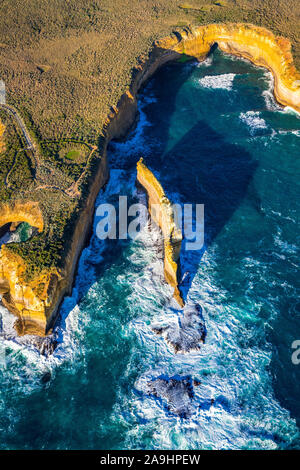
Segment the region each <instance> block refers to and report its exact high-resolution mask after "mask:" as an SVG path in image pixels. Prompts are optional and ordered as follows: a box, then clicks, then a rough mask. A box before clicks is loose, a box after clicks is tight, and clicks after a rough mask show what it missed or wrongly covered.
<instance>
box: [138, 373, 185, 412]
mask: <svg viewBox="0 0 300 470" xmlns="http://www.w3.org/2000/svg"><path fill="white" fill-rule="evenodd" d="M147 385H148V389H147V392H148V394H149V395H152V396H153V397H155V398H158V399H159V400H161V401H162V403H163V404H164V407H165V409H166V411H168V412H169V413H171V414H174V415H177V416H179V417H180V418H185V419H186V418H189V417H190V416H191V415H192V414H193V408H192V401H193V398H194V388H193V380H192V378H191V377H189V376H188V377H158V378H157V379H154V380H152V381H150V382H148V384H147Z"/></svg>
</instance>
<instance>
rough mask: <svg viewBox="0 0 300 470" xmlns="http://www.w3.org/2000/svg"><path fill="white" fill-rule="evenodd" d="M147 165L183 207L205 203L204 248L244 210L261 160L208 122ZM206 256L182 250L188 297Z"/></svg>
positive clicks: (194, 128)
mask: <svg viewBox="0 0 300 470" xmlns="http://www.w3.org/2000/svg"><path fill="white" fill-rule="evenodd" d="M183 156H184V157H183ZM146 163H148V164H149V166H150V168H154V169H155V170H157V171H159V173H160V175H162V177H161V179H160V181H161V183H162V185H163V187H164V188H165V189H166V192H167V194H168V193H171V194H172V193H176V194H178V195H179V197H180V203H181V204H185V203H192V204H194V205H195V204H204V224H205V229H204V242H205V248H207V247H208V246H209V245H210V244H211V243H212V242H213V241H214V239H215V238H216V237H217V235H218V234H219V233H220V232H221V231H222V229H223V227H224V226H225V225H226V223H227V222H228V221H229V220H230V218H231V217H232V215H233V213H234V212H235V211H236V210H237V208H238V207H239V206H240V204H241V202H242V201H243V199H244V197H245V195H246V193H247V189H248V186H249V183H250V182H251V180H252V177H253V175H254V172H255V170H256V168H257V162H256V161H255V160H254V159H253V157H252V156H251V155H250V154H249V153H248V152H247V151H245V149H244V148H243V147H242V146H239V145H234V144H231V143H228V142H226V140H225V139H224V137H223V136H222V135H220V134H218V133H216V132H215V131H214V130H213V129H212V128H211V127H209V126H208V125H207V123H206V122H204V121H198V122H197V123H195V125H194V127H193V128H192V129H191V130H190V131H189V132H188V133H187V134H185V135H184V137H183V138H182V139H181V140H180V141H179V142H178V143H177V145H176V146H175V147H173V148H172V150H171V151H170V152H168V153H167V154H165V155H164V156H163V160H161V161H160V162H159V164H158V160H157V159H155V156H154V157H151V158H148V159H146ZM173 202H177V201H173ZM194 215H195V208H194ZM194 226H195V221H194ZM183 247H184V244H183ZM203 253H204V250H198V251H190V252H189V251H185V250H184V249H183V250H182V254H181V259H182V261H183V263H182V264H183V267H184V265H185V262H187V263H188V265H189V267H190V270H189V273H188V276H186V277H185V281H184V295H185V296H186V295H187V293H188V290H189V288H190V286H191V283H192V281H193V279H194V276H195V274H196V271H197V268H198V265H199V262H200V260H201V257H202V256H203ZM191 257H192V259H193V262H192V263H190V262H189V259H191ZM182 274H184V272H183V273H182Z"/></svg>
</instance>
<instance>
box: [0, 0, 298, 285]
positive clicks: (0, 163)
mask: <svg viewBox="0 0 300 470" xmlns="http://www.w3.org/2000/svg"><path fill="white" fill-rule="evenodd" d="M299 6H300V5H299V0H276V1H274V0H273V1H271V0H227V1H225V0H217V1H216V0H191V1H190V2H188V3H183V2H182V0H181V1H180V0H131V1H130V2H129V1H128V0H115V1H114V2H112V1H111V0H68V1H67V2H58V1H57V0H39V1H38V2H37V1H35V0H15V1H14V2H11V0H2V2H1V3H0V78H1V79H3V80H4V81H5V83H6V89H7V100H8V102H9V103H10V104H12V105H14V106H15V107H16V108H17V109H18V111H19V112H20V114H21V116H22V117H23V119H24V121H25V123H26V126H27V127H28V129H29V132H30V134H31V135H32V136H33V137H34V139H35V142H36V143H37V149H36V151H31V150H28V149H27V148H26V143H25V142H24V139H23V136H22V134H21V133H20V129H18V126H17V125H16V123H15V122H14V120H13V118H12V117H11V116H10V115H8V114H7V113H6V112H5V111H4V110H2V109H1V108H0V119H1V121H2V122H3V124H4V125H5V126H6V130H5V147H6V149H5V151H3V152H1V153H0V203H1V202H2V201H8V200H13V199H24V200H26V199H28V200H33V201H38V202H39V203H40V205H41V208H42V210H43V214H44V218H45V230H44V232H43V233H42V234H35V235H34V236H33V237H32V238H30V239H29V240H28V241H26V242H25V243H16V244H11V245H10V247H9V249H11V250H13V251H15V252H17V253H19V254H20V255H21V256H22V257H24V258H25V259H26V261H27V262H28V263H29V264H30V267H29V270H28V273H27V274H28V276H30V275H31V274H32V273H35V272H37V271H38V270H41V269H43V268H44V267H47V268H48V267H63V265H64V257H65V255H66V253H67V252H68V249H69V246H70V245H69V244H70V241H71V239H72V234H73V230H74V224H75V223H76V220H77V218H78V215H79V214H80V211H81V209H82V207H83V205H84V201H85V198H86V196H87V194H88V191H89V187H90V183H91V181H92V180H93V179H94V177H95V174H96V172H97V168H98V166H99V164H100V161H101V155H102V145H103V134H102V128H103V123H104V121H105V119H106V117H107V115H108V113H109V111H110V109H111V106H113V105H116V104H117V102H118V100H119V98H120V96H121V94H122V93H123V92H124V91H125V89H126V88H127V86H128V85H129V83H130V82H131V77H132V69H133V68H134V67H135V66H136V65H137V64H138V62H139V57H140V56H141V54H144V56H147V54H148V51H149V50H150V49H151V46H152V43H153V40H155V39H157V38H160V37H164V36H165V35H168V34H170V33H171V32H172V31H173V30H175V29H176V28H178V27H185V26H188V25H193V24H199V23H200V24H201V23H212V22H249V23H255V24H257V25H258V26H266V27H268V28H269V29H270V30H272V31H273V32H274V33H275V34H279V35H283V36H285V37H288V38H289V39H290V40H291V41H292V44H293V54H294V58H295V62H296V65H297V66H298V67H299V68H300V17H299ZM181 60H182V61H185V60H187V57H186V56H185V55H183V56H182V59H181ZM94 146H98V151H94V150H93V148H94ZM82 174H83V175H84V178H82V179H80V188H79V189H80V196H78V197H73V196H72V197H71V196H70V194H69V193H68V190H69V189H70V188H72V185H74V184H75V183H76V181H78V180H79V178H80V175H82Z"/></svg>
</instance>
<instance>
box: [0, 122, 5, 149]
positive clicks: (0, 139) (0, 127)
mask: <svg viewBox="0 0 300 470" xmlns="http://www.w3.org/2000/svg"><path fill="white" fill-rule="evenodd" d="M4 132H5V126H4V124H3V123H2V122H1V120H0V153H2V152H4V150H5V141H4Z"/></svg>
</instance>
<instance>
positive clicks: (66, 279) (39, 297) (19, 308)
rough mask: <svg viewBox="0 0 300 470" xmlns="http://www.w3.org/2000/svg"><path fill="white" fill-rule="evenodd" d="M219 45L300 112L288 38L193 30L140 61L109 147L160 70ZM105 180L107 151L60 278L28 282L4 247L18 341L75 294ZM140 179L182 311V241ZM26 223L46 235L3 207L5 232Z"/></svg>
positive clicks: (242, 29)
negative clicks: (262, 71)
mask: <svg viewBox="0 0 300 470" xmlns="http://www.w3.org/2000/svg"><path fill="white" fill-rule="evenodd" d="M215 43H217V44H218V46H219V48H220V49H221V50H222V51H224V52H227V53H230V54H233V55H236V56H238V57H244V58H246V59H249V60H250V61H251V62H253V63H254V64H256V65H258V66H263V67H266V68H267V69H269V70H270V71H271V72H272V74H273V76H274V82H275V87H274V94H275V97H276V99H277V100H278V102H280V103H281V104H283V105H285V106H290V107H291V108H293V109H295V110H296V111H298V112H300V74H299V73H298V72H297V70H296V69H295V67H294V65H293V58H292V54H291V44H290V42H289V41H288V40H287V39H284V38H280V37H276V36H274V34H272V33H271V32H270V31H268V30H267V29H265V28H260V27H256V26H254V25H251V24H230V23H228V24H211V25H205V26H199V27H195V28H188V29H186V30H184V31H182V32H177V33H176V34H173V35H172V36H170V37H167V38H164V39H162V40H159V41H156V42H155V43H154V45H153V50H152V52H151V53H150V55H149V57H148V58H147V59H145V60H141V61H140V63H139V65H138V66H137V67H136V68H135V69H134V71H133V78H132V83H131V85H130V87H129V89H128V90H127V91H126V92H125V93H124V94H123V95H122V96H121V97H120V100H119V103H118V105H117V106H116V107H113V108H112V109H111V112H110V114H109V116H108V117H107V120H106V121H105V123H104V126H103V133H104V135H105V136H106V144H107V143H108V142H109V141H110V140H111V139H113V138H116V137H122V136H124V135H126V132H127V131H128V129H129V128H130V126H131V125H132V124H133V122H134V120H135V116H136V111H137V92H138V90H139V88H140V87H141V86H142V85H143V83H144V82H145V81H146V80H148V79H149V78H150V77H151V76H152V75H153V73H154V72H156V70H157V69H158V68H159V67H161V66H163V65H164V64H166V63H167V62H169V61H171V60H175V59H177V58H178V57H180V55H181V54H186V55H188V56H191V57H196V58H198V59H199V60H203V59H205V57H206V56H207V54H208V53H209V51H210V49H211V47H212V46H213V45H214V44H215ZM1 132H2V134H1ZM1 135H2V137H1ZM3 135H4V129H3V127H1V124H0V152H1V142H2V145H3V142H4V140H3ZM107 179H108V165H107V159H106V150H104V153H103V156H102V160H101V165H100V167H99V171H98V174H97V175H96V177H95V181H94V182H93V184H92V185H91V188H90V192H89V195H88V197H87V200H86V201H85V207H84V209H83V211H82V213H81V216H80V219H79V221H78V223H77V224H76V226H75V227H74V233H73V237H72V246H71V249H70V251H69V253H68V255H67V257H66V260H65V266H64V269H63V272H59V273H58V272H56V271H55V270H49V271H47V272H43V273H40V274H39V275H37V276H36V277H35V278H34V279H33V280H31V281H30V282H28V281H26V279H27V277H26V269H27V267H26V265H25V263H24V260H22V259H21V258H20V257H18V256H16V255H14V254H12V252H11V251H10V250H9V249H7V248H6V246H5V245H4V246H2V247H1V249H0V295H2V298H3V302H4V304H5V305H6V306H7V307H8V309H9V310H10V311H11V312H13V313H15V314H16V315H17V317H18V320H17V322H16V328H17V331H18V333H19V334H28V333H31V334H39V335H45V334H46V333H47V331H49V328H50V327H51V325H52V324H53V321H54V320H55V317H56V313H57V310H58V308H59V305H60V302H61V301H62V299H63V297H64V295H65V294H67V293H69V292H70V291H71V288H72V282H73V278H74V273H75V268H76V263H77V260H78V257H79V255H80V253H81V250H82V248H83V246H84V243H85V240H86V237H87V234H88V231H89V227H90V225H91V222H92V217H93V208H94V203H95V199H96V197H97V194H98V192H99V190H100V188H101V187H102V186H103V185H104V184H105V183H106V181H107ZM138 179H139V181H140V183H141V184H142V185H143V186H144V187H145V189H146V191H147V193H148V195H149V200H151V201H152V202H153V203H154V204H156V203H157V204H159V206H160V207H161V209H162V213H161V216H160V217H159V219H157V223H158V225H159V226H160V227H161V230H162V232H163V235H164V245H165V257H164V271H165V277H166V279H167V281H168V282H169V284H170V285H171V286H173V287H174V295H175V297H176V299H177V301H178V302H179V304H180V305H183V301H182V298H181V295H180V292H179V290H178V270H179V266H178V259H179V253H180V247H181V234H179V233H176V230H175V228H174V226H173V223H174V219H172V213H171V212H170V201H169V200H168V199H167V198H166V196H165V194H164V191H163V189H162V187H161V185H160V184H159V182H158V181H157V180H156V179H155V177H154V175H153V174H152V173H151V172H150V171H149V170H148V169H147V168H146V167H145V165H143V163H142V162H140V163H139V164H138ZM172 220H173V221H172ZM22 221H25V222H28V223H29V224H30V225H32V226H34V227H37V228H38V230H39V231H40V232H41V231H43V229H44V222H43V217H42V214H41V211H40V210H39V208H38V205H37V203H30V202H23V201H19V202H13V203H11V204H6V205H2V206H0V232H1V227H3V225H6V224H8V223H9V224H11V228H12V229H14V228H15V227H16V226H17V225H18V223H19V222H22Z"/></svg>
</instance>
